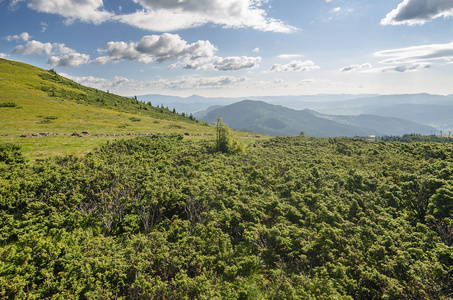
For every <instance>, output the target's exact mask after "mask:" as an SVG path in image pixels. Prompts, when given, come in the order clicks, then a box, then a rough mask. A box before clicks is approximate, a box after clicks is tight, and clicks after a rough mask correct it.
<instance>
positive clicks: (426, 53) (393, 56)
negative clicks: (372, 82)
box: [375, 42, 453, 64]
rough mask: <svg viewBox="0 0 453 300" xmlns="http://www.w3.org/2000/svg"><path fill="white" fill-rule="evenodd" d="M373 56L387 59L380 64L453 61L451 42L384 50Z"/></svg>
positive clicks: (452, 43)
mask: <svg viewBox="0 0 453 300" xmlns="http://www.w3.org/2000/svg"><path fill="white" fill-rule="evenodd" d="M375 55H376V56H378V57H388V58H387V59H385V60H383V61H381V62H380V63H383V64H401V63H416V62H423V61H433V60H445V61H449V60H452V59H453V42H451V43H449V44H431V45H423V46H413V47H407V48H399V49H391V50H384V51H379V52H376V53H375Z"/></svg>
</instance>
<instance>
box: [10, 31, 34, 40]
mask: <svg viewBox="0 0 453 300" xmlns="http://www.w3.org/2000/svg"><path fill="white" fill-rule="evenodd" d="M31 37H32V36H31V35H29V34H28V32H22V33H21V34H20V35H8V36H7V37H6V40H7V41H8V42H10V41H18V40H22V41H24V42H28V41H29V40H30V38H31Z"/></svg>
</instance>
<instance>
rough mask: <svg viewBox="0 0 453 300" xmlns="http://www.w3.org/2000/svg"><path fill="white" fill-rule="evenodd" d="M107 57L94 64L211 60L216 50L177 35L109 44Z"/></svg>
mask: <svg viewBox="0 0 453 300" xmlns="http://www.w3.org/2000/svg"><path fill="white" fill-rule="evenodd" d="M105 49H106V51H107V53H108V56H102V57H98V58H96V59H95V60H94V62H96V63H99V64H105V63H107V62H109V61H113V62H118V61H121V60H137V61H139V62H141V63H145V64H147V63H151V62H164V61H176V60H178V59H180V58H182V57H186V58H189V59H193V60H197V59H198V60H199V59H206V58H209V59H210V58H212V57H213V56H214V53H215V52H216V51H217V48H216V47H215V46H213V45H212V44H211V43H210V42H209V41H198V42H196V43H193V44H187V42H186V41H185V40H183V39H181V37H180V36H179V35H177V34H170V33H164V34H162V35H160V36H159V35H149V36H144V37H143V38H142V39H141V40H140V41H139V42H131V43H126V42H109V43H107V45H106V47H105Z"/></svg>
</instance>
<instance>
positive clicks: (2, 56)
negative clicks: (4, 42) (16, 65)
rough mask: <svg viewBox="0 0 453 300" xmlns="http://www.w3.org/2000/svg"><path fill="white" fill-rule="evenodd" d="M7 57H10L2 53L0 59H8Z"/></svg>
mask: <svg viewBox="0 0 453 300" xmlns="http://www.w3.org/2000/svg"><path fill="white" fill-rule="evenodd" d="M7 57H8V54H6V53H1V52H0V58H7Z"/></svg>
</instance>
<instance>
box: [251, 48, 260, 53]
mask: <svg viewBox="0 0 453 300" xmlns="http://www.w3.org/2000/svg"><path fill="white" fill-rule="evenodd" d="M252 52H255V53H259V52H260V48H255V49H253V50H252Z"/></svg>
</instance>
